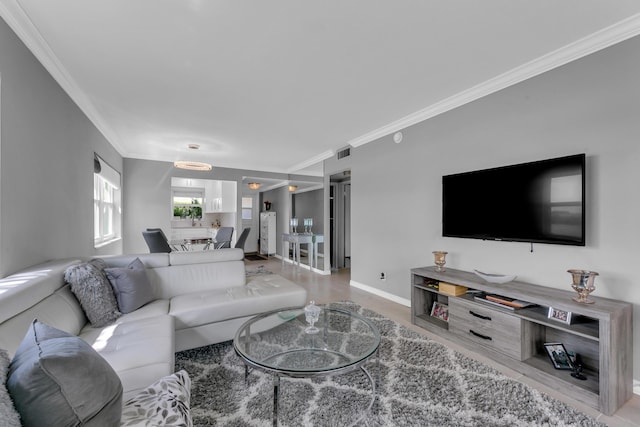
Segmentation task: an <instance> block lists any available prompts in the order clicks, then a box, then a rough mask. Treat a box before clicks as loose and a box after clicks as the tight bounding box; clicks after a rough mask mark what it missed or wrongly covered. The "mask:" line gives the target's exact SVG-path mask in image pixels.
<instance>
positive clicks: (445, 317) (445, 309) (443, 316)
mask: <svg viewBox="0 0 640 427" xmlns="http://www.w3.org/2000/svg"><path fill="white" fill-rule="evenodd" d="M431 317H435V318H436V319H440V320H442V321H445V322H448V321H449V306H448V305H446V304H443V303H441V302H438V301H435V302H434V303H433V306H432V307H431Z"/></svg>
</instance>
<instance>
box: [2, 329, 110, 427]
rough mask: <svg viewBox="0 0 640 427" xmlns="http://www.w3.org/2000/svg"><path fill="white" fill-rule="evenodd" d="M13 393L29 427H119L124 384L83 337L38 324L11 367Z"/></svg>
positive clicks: (9, 380) (22, 344) (25, 340)
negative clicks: (79, 426) (81, 426)
mask: <svg viewBox="0 0 640 427" xmlns="http://www.w3.org/2000/svg"><path fill="white" fill-rule="evenodd" d="M7 389H8V390H9V393H10V394H11V397H12V398H13V401H14V404H15V407H16V409H17V410H18V412H19V413H20V417H21V418H22V424H23V425H24V426H25V427H29V426H45V425H48V426H76V425H83V426H114V425H118V424H119V423H120V419H121V416H122V383H121V382H120V378H119V377H118V375H117V374H116V373H115V371H114V370H113V368H112V367H111V366H110V365H109V364H108V363H107V361H106V360H104V359H103V358H102V357H101V356H100V355H99V354H98V353H97V352H96V351H95V350H94V349H93V348H91V346H90V345H89V344H88V343H87V342H85V341H83V340H82V339H81V338H80V337H77V336H74V335H70V334H67V333H66V332H63V331H60V330H58V329H56V328H53V327H51V326H48V325H45V324H44V323H40V322H38V321H37V320H34V321H33V322H32V323H31V324H30V325H29V330H28V331H27V333H26V335H25V337H24V339H23V340H22V343H21V344H20V346H19V347H18V351H17V352H16V355H15V356H14V358H13V360H12V361H11V365H10V366H9V375H8V378H7Z"/></svg>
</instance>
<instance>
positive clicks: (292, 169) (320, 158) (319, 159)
mask: <svg viewBox="0 0 640 427" xmlns="http://www.w3.org/2000/svg"><path fill="white" fill-rule="evenodd" d="M334 154H335V151H334V150H327V151H325V152H323V153H320V154H318V155H317V156H314V157H311V158H310V159H308V160H305V161H304V162H302V163H298V164H296V165H293V166H291V167H290V168H289V169H287V173H295V172H297V171H301V170H303V169H306V168H308V167H309V166H312V165H315V164H316V163H319V162H322V161H324V160H327V159H328V158H330V157H331V156H333V155H334ZM307 175H309V174H307ZM314 176H316V175H314ZM317 176H322V174H319V175H317Z"/></svg>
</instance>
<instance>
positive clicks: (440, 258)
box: [433, 251, 449, 271]
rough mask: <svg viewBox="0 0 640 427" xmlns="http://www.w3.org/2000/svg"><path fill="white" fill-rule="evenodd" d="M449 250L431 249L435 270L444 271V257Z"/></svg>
mask: <svg viewBox="0 0 640 427" xmlns="http://www.w3.org/2000/svg"><path fill="white" fill-rule="evenodd" d="M448 253H449V252H444V251H433V257H434V264H435V265H436V271H445V269H444V265H445V264H446V263H447V260H446V257H447V254H448Z"/></svg>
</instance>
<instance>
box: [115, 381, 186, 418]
mask: <svg viewBox="0 0 640 427" xmlns="http://www.w3.org/2000/svg"><path fill="white" fill-rule="evenodd" d="M190 400H191V379H190V378H189V374H188V373H187V371H185V370H182V371H178V372H176V373H175V374H171V375H169V376H167V377H164V378H161V379H159V380H158V381H156V382H155V383H153V384H152V385H150V386H149V387H147V388H146V389H144V390H142V391H141V392H140V393H138V394H137V395H136V396H135V397H132V398H131V399H129V400H128V401H127V402H126V403H125V404H124V405H123V407H122V420H121V422H120V426H121V427H127V426H174V427H178V426H180V427H192V426H193V421H192V420H191V409H190V408H189V406H190V403H191V402H190Z"/></svg>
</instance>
